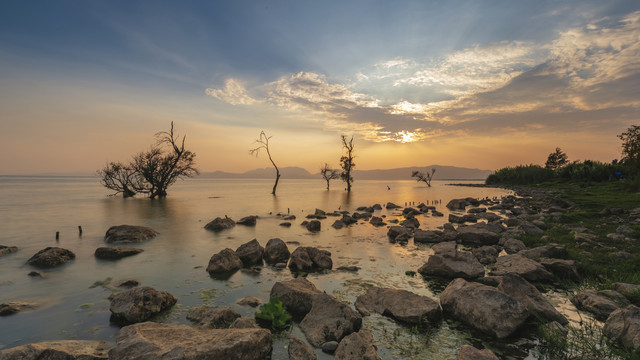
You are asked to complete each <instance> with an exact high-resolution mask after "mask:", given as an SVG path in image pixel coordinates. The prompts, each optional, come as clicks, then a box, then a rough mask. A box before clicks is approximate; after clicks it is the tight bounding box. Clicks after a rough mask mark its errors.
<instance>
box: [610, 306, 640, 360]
mask: <svg viewBox="0 0 640 360" xmlns="http://www.w3.org/2000/svg"><path fill="white" fill-rule="evenodd" d="M603 332H604V334H605V335H606V336H607V337H609V338H611V339H614V340H617V341H619V342H620V343H621V344H622V345H623V346H624V347H626V348H627V349H630V350H633V351H636V352H637V351H640V308H639V307H637V306H635V305H629V306H627V307H626V308H624V309H618V310H616V311H614V312H612V313H611V315H609V317H608V318H607V322H606V323H605V324H604V329H603Z"/></svg>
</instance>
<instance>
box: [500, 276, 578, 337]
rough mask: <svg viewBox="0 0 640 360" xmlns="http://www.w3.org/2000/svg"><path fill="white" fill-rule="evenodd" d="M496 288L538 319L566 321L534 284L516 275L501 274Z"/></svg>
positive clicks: (564, 323)
mask: <svg viewBox="0 0 640 360" xmlns="http://www.w3.org/2000/svg"><path fill="white" fill-rule="evenodd" d="M498 290H500V291H502V292H503V293H505V294H507V295H509V296H511V297H512V298H514V299H516V300H518V301H519V302H520V303H521V304H522V305H524V306H525V307H526V308H527V309H528V310H529V312H531V313H532V314H534V315H536V316H537V317H538V318H540V319H545V320H547V321H557V322H558V323H560V324H563V325H566V324H567V323H568V321H567V318H565V317H564V315H562V314H560V313H559V312H558V311H557V310H556V309H555V308H554V307H553V305H551V304H550V303H549V301H547V299H546V298H545V297H544V295H542V294H541V293H540V291H538V289H536V287H535V286H533V285H531V284H530V283H529V282H528V281H527V280H525V279H523V278H522V277H520V276H518V275H514V274H508V275H505V276H502V277H501V278H500V281H499V283H498Z"/></svg>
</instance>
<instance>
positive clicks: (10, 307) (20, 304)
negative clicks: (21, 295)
mask: <svg viewBox="0 0 640 360" xmlns="http://www.w3.org/2000/svg"><path fill="white" fill-rule="evenodd" d="M37 308H38V304H36V303H33V302H26V301H9V302H6V303H2V304H0V316H7V315H13V314H16V313H19V312H22V311H27V310H35V309H37Z"/></svg>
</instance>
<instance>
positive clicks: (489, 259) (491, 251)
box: [471, 245, 500, 265]
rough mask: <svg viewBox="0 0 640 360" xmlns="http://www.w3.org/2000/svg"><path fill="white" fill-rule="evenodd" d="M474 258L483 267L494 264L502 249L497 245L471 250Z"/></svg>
mask: <svg viewBox="0 0 640 360" xmlns="http://www.w3.org/2000/svg"><path fill="white" fill-rule="evenodd" d="M471 253H472V254H473V256H475V257H476V259H478V261H479V262H480V263H481V264H483V265H488V264H493V263H494V262H496V259H497V258H498V254H499V253H500V248H499V247H498V246H497V245H492V246H481V247H479V248H475V249H473V250H471Z"/></svg>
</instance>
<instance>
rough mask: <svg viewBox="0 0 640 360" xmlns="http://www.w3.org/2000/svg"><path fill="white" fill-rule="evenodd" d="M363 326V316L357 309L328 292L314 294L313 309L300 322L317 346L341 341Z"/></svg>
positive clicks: (302, 328)
mask: <svg viewBox="0 0 640 360" xmlns="http://www.w3.org/2000/svg"><path fill="white" fill-rule="evenodd" d="M361 326H362V316H360V314H358V312H357V311H355V310H353V309H351V308H350V307H348V306H347V305H345V304H343V303H342V302H340V301H338V300H337V299H336V298H335V297H333V296H331V295H329V294H326V293H320V294H316V295H314V296H313V299H312V304H311V311H309V313H308V314H307V315H306V316H305V317H304V319H302V322H300V329H301V330H302V332H304V334H305V335H306V337H307V340H309V343H311V345H313V346H316V347H320V346H321V345H322V344H324V343H325V342H327V341H340V340H341V339H342V338H343V337H345V336H347V335H349V334H351V333H353V332H356V331H358V330H360V327H361Z"/></svg>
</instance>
